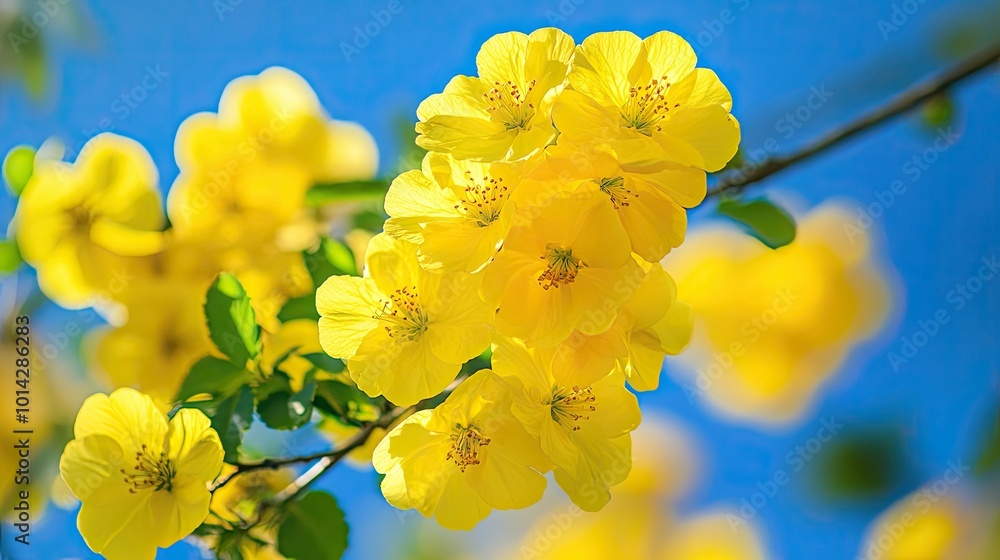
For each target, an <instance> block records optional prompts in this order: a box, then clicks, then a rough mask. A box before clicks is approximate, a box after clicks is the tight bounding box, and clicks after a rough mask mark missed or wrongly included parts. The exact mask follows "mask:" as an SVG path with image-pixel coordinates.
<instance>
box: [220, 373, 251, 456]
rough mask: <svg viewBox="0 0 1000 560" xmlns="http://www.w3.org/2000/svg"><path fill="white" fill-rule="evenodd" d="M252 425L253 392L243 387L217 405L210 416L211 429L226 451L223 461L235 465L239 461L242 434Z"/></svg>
mask: <svg viewBox="0 0 1000 560" xmlns="http://www.w3.org/2000/svg"><path fill="white" fill-rule="evenodd" d="M251 423H253V391H251V390H250V387H247V386H245V385H244V386H243V387H241V388H240V390H239V392H238V393H236V394H235V395H233V396H231V397H229V398H227V399H225V400H223V401H222V402H220V403H219V406H218V408H216V410H215V415H214V416H212V428H213V429H215V431H216V432H218V434H219V440H220V441H222V448H223V449H224V450H225V451H226V457H225V461H226V462H227V463H235V462H237V461H239V459H240V446H241V445H242V444H243V432H245V431H247V430H248V429H249V428H250V424H251Z"/></svg>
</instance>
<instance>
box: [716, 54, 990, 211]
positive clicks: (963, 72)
mask: <svg viewBox="0 0 1000 560" xmlns="http://www.w3.org/2000/svg"><path fill="white" fill-rule="evenodd" d="M998 60H1000V44H997V45H994V46H992V47H990V48H988V49H986V50H984V51H981V52H979V53H977V54H975V55H973V56H970V57H969V58H967V59H965V60H963V61H962V62H959V63H958V64H956V65H955V66H953V67H951V68H950V69H948V70H947V71H946V72H944V73H942V74H941V75H939V76H937V77H935V78H934V79H932V80H928V81H926V82H924V83H921V84H917V85H915V86H913V87H911V88H910V89H908V90H906V91H904V92H903V93H901V94H899V95H898V96H896V97H894V98H893V99H892V100H890V101H889V102H888V103H886V104H885V105H883V106H881V107H879V108H877V109H875V110H873V111H871V112H869V113H868V114H865V115H862V116H861V117H860V118H858V119H856V120H854V121H852V122H850V123H848V124H847V125H846V126H844V127H842V128H838V129H835V130H832V131H830V132H829V133H827V134H826V135H825V136H823V137H821V138H819V139H818V140H816V141H814V142H812V143H810V144H808V145H806V146H805V147H803V148H802V149H801V150H799V151H797V152H794V153H792V154H789V155H785V156H777V157H773V158H770V159H767V160H764V162H763V163H760V164H754V165H748V166H744V167H743V168H742V169H738V170H736V171H733V172H731V173H728V174H726V175H725V176H723V177H722V178H721V179H720V180H719V182H718V183H716V184H715V186H713V187H712V188H711V189H709V190H708V196H717V195H720V194H723V193H730V192H733V193H736V192H739V191H741V190H742V189H743V188H744V187H746V186H747V185H750V184H753V183H756V182H758V181H761V180H762V179H765V178H767V177H770V176H771V175H774V174H776V173H778V172H780V171H783V170H784V169H787V168H789V167H791V166H793V165H795V164H797V163H799V162H802V161H804V160H807V159H809V158H811V157H813V156H815V155H817V154H820V153H822V152H824V151H826V150H828V149H830V148H832V147H834V146H836V145H838V144H840V143H841V142H844V141H845V140H848V139H850V138H852V137H854V136H856V135H858V134H860V133H862V132H864V131H866V130H868V129H870V128H872V127H875V126H877V125H879V124H882V123H884V122H886V121H889V120H891V119H892V118H893V117H896V116H899V115H901V114H903V113H906V112H907V111H910V110H912V109H914V108H916V107H919V106H921V105H923V104H924V103H925V102H927V101H928V100H930V99H932V98H933V97H934V96H936V95H939V94H941V93H943V92H944V91H946V90H947V89H948V88H950V87H951V86H953V85H955V84H956V83H958V82H960V81H962V80H964V79H966V78H968V77H970V76H972V75H974V74H976V73H978V72H980V71H982V70H984V69H986V68H989V67H990V66H991V65H993V64H995V63H996V62H997V61H998Z"/></svg>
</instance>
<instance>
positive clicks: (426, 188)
mask: <svg viewBox="0 0 1000 560" xmlns="http://www.w3.org/2000/svg"><path fill="white" fill-rule="evenodd" d="M519 169H520V167H518V166H515V165H511V164H508V163H477V162H472V161H468V160H465V161H459V160H455V159H453V158H451V157H450V156H448V155H445V154H437V153H430V154H427V156H426V157H425V158H424V165H423V170H415V171H407V172H406V173H403V174H402V175H400V176H399V177H397V178H396V180H395V181H393V182H392V186H391V187H389V192H388V193H386V195H385V211H386V213H388V214H389V220H388V221H386V223H385V231H386V233H388V234H389V235H392V236H393V237H396V238H399V239H405V240H407V241H411V242H413V243H416V244H417V245H418V249H417V256H418V257H419V258H420V263H421V265H423V266H424V267H425V268H428V269H432V270H438V269H443V270H463V271H465V272H475V271H476V270H477V269H479V268H480V267H482V266H483V265H484V264H486V263H487V262H488V261H489V260H490V259H491V258H493V255H494V254H495V253H496V251H497V248H498V247H499V245H500V243H501V242H502V241H503V238H504V236H505V235H507V231H508V230H509V229H510V224H511V219H512V217H513V214H514V205H513V204H510V203H509V201H510V197H511V195H512V194H513V192H514V189H515V188H516V187H517V181H518V179H519V178H520V172H519Z"/></svg>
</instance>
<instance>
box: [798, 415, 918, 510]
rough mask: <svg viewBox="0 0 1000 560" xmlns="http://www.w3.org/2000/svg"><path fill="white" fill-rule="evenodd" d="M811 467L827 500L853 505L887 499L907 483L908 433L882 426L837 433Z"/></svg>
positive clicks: (814, 479)
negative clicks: (865, 501) (886, 497)
mask: <svg viewBox="0 0 1000 560" xmlns="http://www.w3.org/2000/svg"><path fill="white" fill-rule="evenodd" d="M809 468H810V469H811V473H810V474H811V476H812V479H813V481H814V482H815V483H817V486H818V489H819V490H820V492H821V493H822V495H823V496H824V497H825V498H826V499H830V500H836V501H841V502H851V501H862V500H870V499H875V498H880V497H884V496H888V495H890V494H892V492H893V491H895V490H896V489H898V488H899V487H901V486H903V485H905V484H907V478H908V475H909V473H908V462H907V453H906V442H905V432H904V431H903V430H902V429H900V428H894V427H882V426H880V427H875V428H872V427H869V428H865V429H863V430H860V429H855V430H853V431H845V432H842V433H837V434H836V436H835V437H834V438H833V439H832V440H831V441H829V442H828V443H825V444H824V447H823V448H822V449H821V450H820V451H819V452H817V453H816V454H815V456H814V457H812V462H811V463H809Z"/></svg>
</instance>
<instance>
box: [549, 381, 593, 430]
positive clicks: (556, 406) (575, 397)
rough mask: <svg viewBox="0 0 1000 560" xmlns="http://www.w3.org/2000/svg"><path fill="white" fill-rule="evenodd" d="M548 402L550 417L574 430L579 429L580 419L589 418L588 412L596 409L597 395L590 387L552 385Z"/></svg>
mask: <svg viewBox="0 0 1000 560" xmlns="http://www.w3.org/2000/svg"><path fill="white" fill-rule="evenodd" d="M549 404H550V406H551V414H552V419H553V420H555V421H556V422H558V423H559V424H560V425H562V426H565V427H567V428H570V429H571V430H573V431H574V432H575V431H578V430H579V429H580V421H581V420H590V413H591V412H595V411H597V397H596V396H594V391H593V389H591V388H590V387H586V388H584V389H581V388H580V387H576V386H574V387H573V388H572V389H567V388H565V387H554V388H553V389H552V402H551V403H549Z"/></svg>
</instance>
